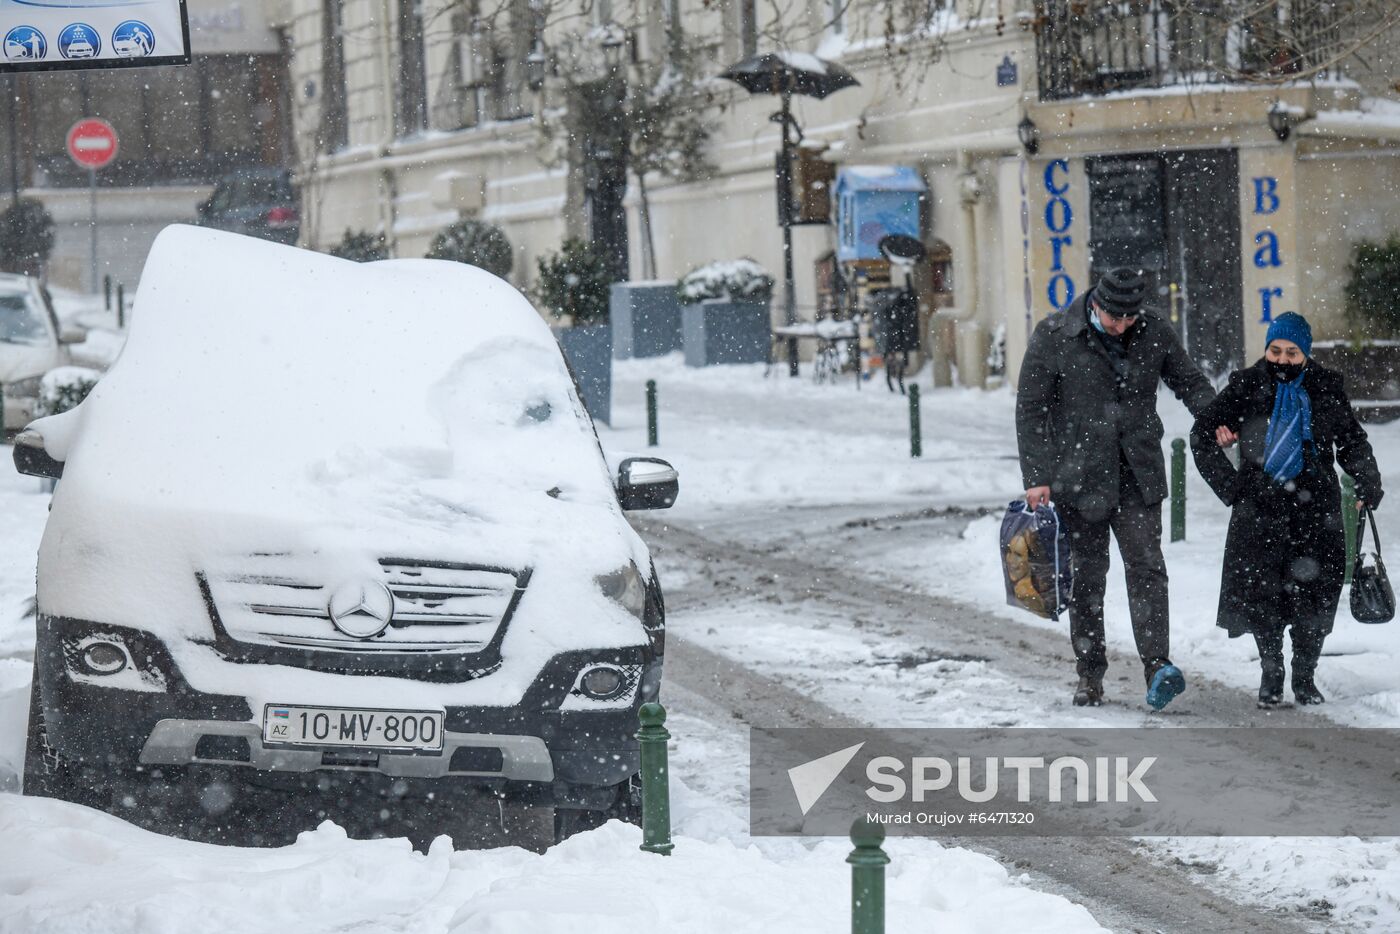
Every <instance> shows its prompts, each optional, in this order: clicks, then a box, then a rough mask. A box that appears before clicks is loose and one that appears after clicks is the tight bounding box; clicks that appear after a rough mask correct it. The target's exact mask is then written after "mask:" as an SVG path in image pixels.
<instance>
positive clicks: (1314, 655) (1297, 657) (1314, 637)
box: [1292, 626, 1327, 707]
mask: <svg viewBox="0 0 1400 934" xmlns="http://www.w3.org/2000/svg"><path fill="white" fill-rule="evenodd" d="M1292 635H1293V698H1294V699H1295V700H1296V701H1297V702H1298V705H1299V706H1301V707H1307V706H1311V705H1313V704H1321V703H1323V702H1324V701H1326V700H1327V698H1325V697H1323V696H1322V692H1321V691H1319V690H1318V689H1317V684H1316V683H1314V681H1313V673H1314V672H1316V671H1317V660H1318V658H1319V657H1321V655H1322V640H1323V639H1325V638H1326V636H1325V635H1323V634H1321V633H1315V632H1311V631H1308V630H1302V631H1300V630H1299V629H1298V627H1297V626H1294V627H1293V633H1292Z"/></svg>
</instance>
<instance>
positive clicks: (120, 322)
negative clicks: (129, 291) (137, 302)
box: [117, 282, 126, 331]
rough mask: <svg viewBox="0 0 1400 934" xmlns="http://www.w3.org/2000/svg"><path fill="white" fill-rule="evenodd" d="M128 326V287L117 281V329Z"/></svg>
mask: <svg viewBox="0 0 1400 934" xmlns="http://www.w3.org/2000/svg"><path fill="white" fill-rule="evenodd" d="M124 327H126V287H125V286H124V285H122V284H121V283H120V282H118V283H117V330H119V331H120V330H121V329H122V328H124Z"/></svg>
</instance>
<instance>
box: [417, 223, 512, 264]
mask: <svg viewBox="0 0 1400 934" xmlns="http://www.w3.org/2000/svg"><path fill="white" fill-rule="evenodd" d="M428 259H450V260H453V261H455V262H458V263H467V264H468V265H471V266H480V267H481V268H482V269H484V270H486V271H487V272H489V273H491V275H493V276H500V277H501V278H502V279H504V278H505V277H506V276H508V275H510V268H511V266H513V265H515V255H514V253H513V252H512V251H511V247H510V240H508V239H507V238H506V235H505V232H504V231H503V230H501V228H499V227H497V226H496V225H495V224H488V223H486V222H485V221H478V220H470V219H468V220H462V221H458V222H457V223H455V224H450V225H448V226H447V227H444V228H443V229H442V230H440V231H438V234H437V236H435V237H433V242H432V244H431V245H430V246H429V247H428Z"/></svg>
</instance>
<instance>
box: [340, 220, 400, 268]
mask: <svg viewBox="0 0 1400 934" xmlns="http://www.w3.org/2000/svg"><path fill="white" fill-rule="evenodd" d="M330 254H331V255H332V256H339V257H340V258H341V259H349V260H354V261H355V262H357V263H374V262H378V261H379V260H381V259H388V258H389V246H388V244H386V243H385V242H384V235H383V234H378V233H370V232H369V231H368V230H351V229H350V228H349V227H347V228H345V236H343V237H341V238H340V242H339V243H337V244H336V245H335V246H333V247H331V249H330Z"/></svg>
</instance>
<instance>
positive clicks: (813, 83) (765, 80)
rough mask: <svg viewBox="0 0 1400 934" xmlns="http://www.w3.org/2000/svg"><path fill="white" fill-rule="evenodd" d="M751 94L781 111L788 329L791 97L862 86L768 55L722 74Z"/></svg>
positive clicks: (802, 56) (832, 69)
mask: <svg viewBox="0 0 1400 934" xmlns="http://www.w3.org/2000/svg"><path fill="white" fill-rule="evenodd" d="M720 77H721V78H726V79H728V80H730V81H733V82H734V83H735V84H738V85H739V86H740V87H742V88H743V89H744V90H746V91H748V92H749V93H751V94H778V95H780V96H781V97H782V101H783V106H782V109H781V110H780V111H778V112H777V113H775V114H773V117H772V119H773V120H774V121H775V122H776V123H778V125H779V126H781V127H782V134H783V143H782V153H781V155H780V156H779V157H778V180H779V182H780V187H779V191H778V216H779V218H781V222H782V225H783V292H784V297H783V301H784V314H783V322H784V323H785V324H789V325H791V324H796V323H797V305H796V304H795V300H794V298H793V272H792V191H791V183H790V178H791V176H790V174H789V173H790V166H791V158H792V149H791V147H792V143H791V141H790V140H789V138H788V127H789V126H792V127H794V128H795V129H796V130H797V138H798V140H799V141H800V140H801V139H802V129H801V127H798V126H797V123H796V121H795V120H793V119H792V113H791V110H792V95H794V94H801V95H802V96H804V97H815V98H817V99H818V100H820V99H821V98H823V97H826V96H827V95H828V94H834V93H836V92H837V91H839V90H841V89H842V88H849V87H854V86H855V85H858V84H860V82H859V81H857V80H856V79H855V78H854V77H852V75H851V73H850V72H849V71H847V70H846V69H844V68H842V67H841V66H840V65H838V64H836V63H835V62H829V61H827V60H826V59H824V58H818V57H817V56H815V55H812V54H810V53H808V52H787V51H784V52H764V53H763V54H762V55H753V56H750V57H749V58H746V59H744V60H743V61H742V62H738V63H737V64H734V65H730V66H729V67H728V68H726V69H725V70H724V71H722V72H721V73H720ZM787 353H788V373H789V374H790V375H792V376H796V375H797V338H795V337H790V338H788V348H787Z"/></svg>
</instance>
